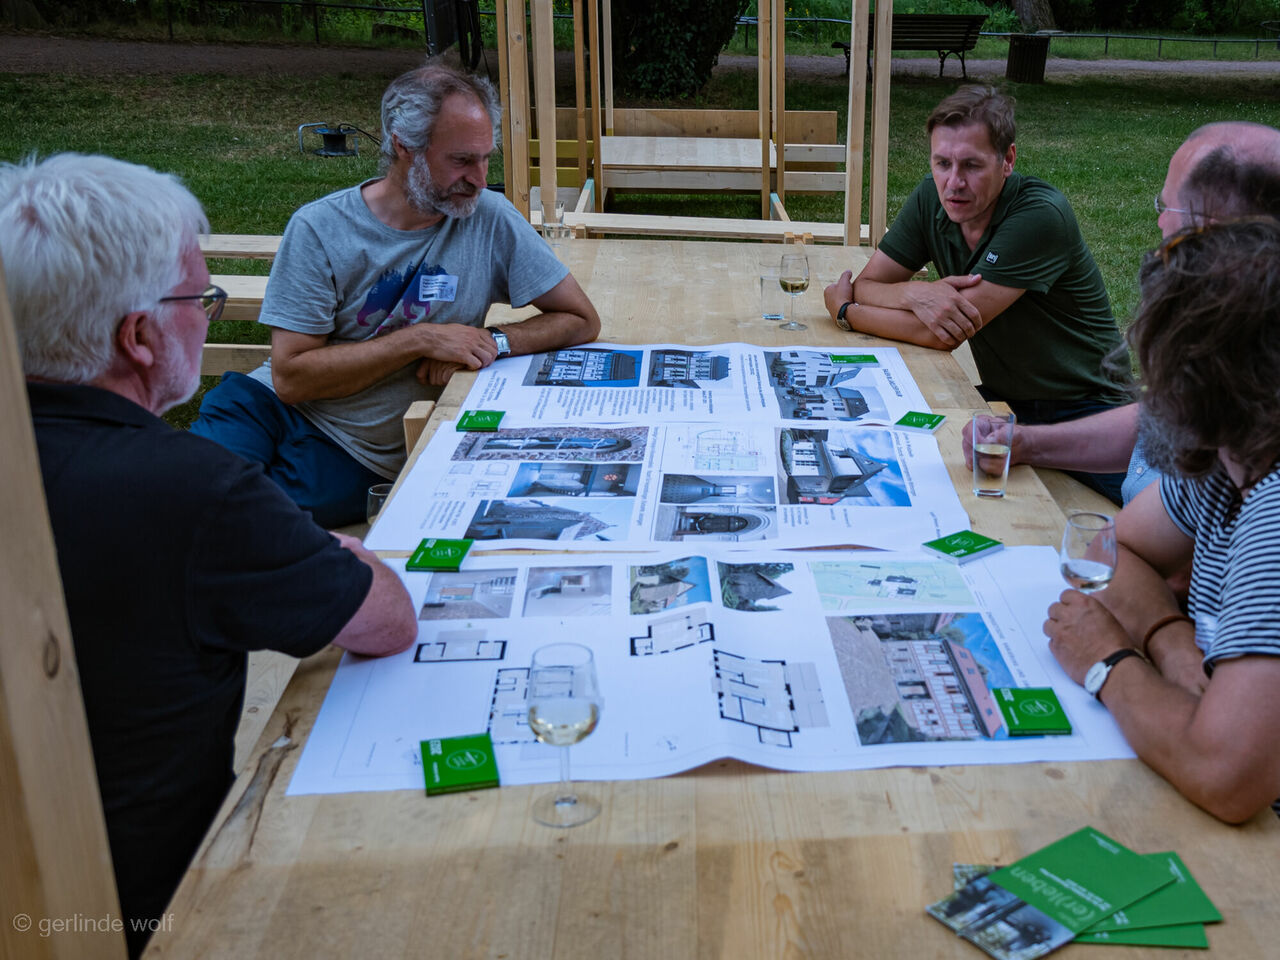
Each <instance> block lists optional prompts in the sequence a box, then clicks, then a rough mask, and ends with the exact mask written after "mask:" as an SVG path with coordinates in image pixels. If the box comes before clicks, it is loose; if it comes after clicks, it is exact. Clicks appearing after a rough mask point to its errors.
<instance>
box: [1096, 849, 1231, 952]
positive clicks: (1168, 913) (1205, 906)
mask: <svg viewBox="0 0 1280 960" xmlns="http://www.w3.org/2000/svg"><path fill="white" fill-rule="evenodd" d="M1146 858H1147V859H1148V860H1150V861H1152V862H1153V863H1158V864H1160V865H1161V866H1163V867H1164V868H1165V869H1166V870H1168V871H1169V873H1170V875H1171V876H1172V877H1173V881H1174V882H1173V883H1171V884H1169V885H1168V886H1166V887H1161V888H1160V889H1159V890H1157V891H1156V892H1155V893H1153V894H1151V895H1150V896H1149V897H1143V898H1142V899H1141V900H1139V901H1138V902H1137V903H1134V904H1130V905H1129V906H1128V907H1126V908H1125V909H1124V910H1118V911H1116V912H1115V913H1113V914H1112V915H1111V916H1109V917H1106V918H1104V919H1102V920H1100V921H1098V922H1097V923H1095V924H1094V925H1093V926H1091V927H1090V928H1089V933H1102V932H1107V931H1112V930H1137V929H1145V928H1148V927H1167V926H1171V925H1174V924H1179V925H1181V924H1195V923H1220V922H1221V921H1222V914H1221V913H1219V912H1218V908H1217V907H1215V906H1214V905H1213V901H1211V900H1210V899H1209V898H1208V897H1207V896H1206V895H1205V892H1204V891H1203V890H1201V889H1200V885H1199V884H1198V883H1196V881H1195V879H1194V878H1193V877H1192V876H1191V871H1190V870H1188V869H1187V865H1186V864H1185V863H1183V862H1182V859H1181V858H1180V857H1179V856H1178V855H1177V854H1176V853H1173V852H1172V851H1170V852H1168V853H1149V854H1146Z"/></svg>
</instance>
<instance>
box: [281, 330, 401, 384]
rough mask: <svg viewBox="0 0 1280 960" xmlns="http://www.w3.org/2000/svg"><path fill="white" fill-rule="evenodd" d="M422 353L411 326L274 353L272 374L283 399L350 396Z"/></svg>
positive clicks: (399, 368)
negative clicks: (369, 337)
mask: <svg viewBox="0 0 1280 960" xmlns="http://www.w3.org/2000/svg"><path fill="white" fill-rule="evenodd" d="M423 356H424V353H423V350H422V347H421V345H420V338H419V337H418V336H416V335H415V333H414V329H413V328H412V327H409V328H405V329H403V330H397V331H395V332H394V333H390V334H387V335H385V336H381V337H374V338H373V339H372V340H364V341H360V342H359V343H335V344H329V345H327V346H323V347H317V348H316V349H314V350H306V351H304V352H299V353H294V354H292V355H290V356H287V357H286V356H277V354H276V352H275V351H273V352H272V358H271V378H272V382H273V383H274V384H275V389H276V394H277V395H278V396H279V397H280V399H281V400H283V401H284V402H285V403H302V402H304V401H307V400H325V399H332V398H335V397H349V396H351V395H352V394H356V393H359V392H360V391H361V390H364V389H366V388H367V387H370V386H372V385H373V384H375V383H377V382H378V381H379V380H382V379H384V378H385V377H388V376H390V375H391V374H393V373H395V372H396V371H397V370H401V369H403V368H404V367H406V366H408V365H409V364H411V363H413V362H415V361H416V360H419V359H421V358H422V357H423Z"/></svg>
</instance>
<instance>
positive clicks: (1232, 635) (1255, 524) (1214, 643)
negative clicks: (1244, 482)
mask: <svg viewBox="0 0 1280 960" xmlns="http://www.w3.org/2000/svg"><path fill="white" fill-rule="evenodd" d="M1160 496H1161V498H1162V499H1163V501H1164V508H1165V511H1166V512H1167V513H1168V514H1169V518H1170V519H1171V520H1173V522H1174V523H1175V524H1176V525H1177V526H1178V528H1179V529H1180V530H1182V532H1183V533H1185V534H1186V535H1187V536H1189V537H1191V538H1192V539H1193V540H1194V541H1195V555H1194V560H1193V562H1192V568H1191V596H1190V602H1189V605H1188V612H1189V613H1190V614H1191V617H1192V618H1193V619H1194V620H1195V625H1196V643H1197V644H1199V646H1200V648H1201V649H1202V650H1203V651H1204V654H1205V671H1206V672H1212V670H1213V666H1214V664H1215V663H1216V662H1217V661H1218V660H1230V659H1233V658H1236V657H1243V656H1248V655H1251V654H1263V655H1266V656H1280V469H1276V470H1273V471H1272V472H1271V473H1269V474H1268V475H1267V476H1266V477H1264V478H1263V479H1262V480H1260V481H1259V482H1258V483H1257V484H1256V485H1255V486H1254V487H1253V489H1252V490H1251V491H1250V492H1249V495H1248V497H1246V498H1245V500H1244V502H1243V503H1241V501H1240V495H1239V493H1238V492H1237V490H1236V487H1235V484H1233V483H1232V482H1231V479H1230V478H1229V477H1228V476H1227V472H1226V470H1225V469H1224V468H1223V467H1222V466H1221V465H1219V466H1217V467H1215V468H1214V470H1213V472H1212V473H1210V474H1209V475H1208V476H1206V477H1201V478H1199V479H1195V480H1188V479H1185V478H1180V477H1174V476H1165V477H1162V478H1161V480H1160Z"/></svg>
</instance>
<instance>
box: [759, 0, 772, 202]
mask: <svg viewBox="0 0 1280 960" xmlns="http://www.w3.org/2000/svg"><path fill="white" fill-rule="evenodd" d="M772 5H773V4H772V0H765V2H762V3H759V4H757V16H756V103H757V110H758V111H759V113H760V218H761V219H762V220H767V219H768V218H769V210H770V204H769V195H770V194H771V193H773V185H772V184H771V183H770V182H769V173H770V164H769V144H770V142H771V141H772V139H773V117H772V114H771V110H772V107H773V96H772V84H771V83H770V78H771V77H772V72H771V70H770V68H769V42H770V40H771V39H772V38H773V33H772V31H771V30H770V28H769V23H770V16H769V13H770V10H771V8H772Z"/></svg>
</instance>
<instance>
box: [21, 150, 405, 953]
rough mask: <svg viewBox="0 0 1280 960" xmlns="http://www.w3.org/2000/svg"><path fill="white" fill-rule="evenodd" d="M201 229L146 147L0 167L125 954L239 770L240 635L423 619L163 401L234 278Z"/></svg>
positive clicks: (392, 627)
mask: <svg viewBox="0 0 1280 960" xmlns="http://www.w3.org/2000/svg"><path fill="white" fill-rule="evenodd" d="M207 229H208V225H207V221H206V220H205V217H204V214H203V212H202V211H201V209H200V204H199V202H198V201H197V200H196V198H195V197H193V196H192V195H191V193H190V192H188V191H187V190H186V188H185V187H183V186H182V185H181V183H179V182H178V181H177V180H176V179H175V178H173V177H171V176H167V175H164V174H159V173H156V172H155V171H153V170H149V169H147V168H146V167H140V166H135V165H133V164H129V163H123V162H121V161H119V160H113V159H110V158H108V157H98V156H82V155H76V154H61V155H58V156H54V157H50V158H48V159H46V160H44V161H42V162H35V161H29V162H27V163H23V164H19V165H9V164H5V165H2V166H0V259H2V261H3V264H4V267H5V270H6V275H7V278H8V291H9V297H10V299H11V301H12V306H13V313H14V321H15V326H16V329H17V335H18V342H19V345H20V348H21V352H22V366H23V370H24V372H25V374H26V376H27V381H28V383H27V391H28V397H29V399H30V404H31V413H32V418H33V420H34V424H35V434H36V442H37V445H38V447H39V454H40V469H41V473H42V475H43V479H44V487H45V495H46V498H47V501H48V507H49V518H50V522H51V524H52V527H53V535H54V541H55V544H56V547H57V552H58V566H59V570H60V572H61V575H62V584H63V590H64V592H65V596H66V603H67V612H68V614H69V616H70V621H71V630H72V639H73V642H74V643H75V651H76V662H77V666H78V668H79V674H80V686H81V692H82V693H83V696H84V702H85V712H86V716H87V719H88V724H89V735H90V739H91V741H92V744H93V756H94V763H95V766H96V768H97V776H98V786H99V789H100V791H101V795H102V805H103V811H104V814H105V817H106V824H107V836H108V840H109V841H110V845H111V859H112V863H113V866H114V868H115V874H116V884H117V888H118V890H119V895H120V905H121V911H122V913H123V918H124V928H125V933H126V939H127V942H128V946H129V952H130V954H131V955H133V956H136V955H137V954H138V953H140V952H141V950H142V947H143V946H144V945H145V942H146V939H147V935H148V922H149V921H153V920H155V919H156V918H158V917H160V916H162V914H163V912H164V909H165V906H166V904H167V903H168V902H169V899H170V897H171V896H172V894H173V891H174V889H175V888H176V887H177V884H178V881H179V879H180V878H181V876H182V872H183V871H184V870H185V869H186V865H187V863H188V861H189V860H190V859H191V856H192V854H194V853H195V850H196V847H197V846H198V845H199V843H200V840H201V838H202V837H203V835H204V832H205V830H206V828H207V827H208V825H209V823H210V822H211V821H212V819H213V816H214V814H215V813H216V812H217V810H218V807H219V806H220V805H221V803H222V800H223V798H224V796H225V795H226V793H227V790H228V789H229V788H230V786H231V782H232V770H231V766H232V756H233V750H234V735H235V731H236V726H237V724H238V722H239V718H240V710H241V705H242V702H243V699H244V688H245V667H246V659H247V651H250V650H261V649H272V650H278V651H282V652H284V653H288V654H291V655H293V656H297V657H305V656H309V655H310V654H313V653H315V652H317V651H318V650H320V649H322V648H323V647H325V646H326V645H327V644H329V643H335V644H337V645H339V646H342V647H345V648H346V649H348V650H352V651H354V652H357V653H364V654H370V655H383V654H389V653H394V652H397V651H399V650H402V649H404V648H405V647H407V646H408V645H409V644H410V643H411V642H412V640H413V638H414V637H415V636H416V624H415V620H414V612H413V608H412V605H411V603H410V601H409V597H408V595H407V594H406V592H405V589H404V587H403V586H402V585H401V583H400V582H399V580H398V579H397V578H396V576H395V574H394V573H392V572H391V571H390V570H389V569H388V568H387V567H386V566H384V565H383V564H382V563H381V562H380V561H379V560H378V559H377V558H376V557H375V556H374V555H373V554H372V553H370V552H369V551H367V550H365V549H364V548H363V547H362V546H361V545H360V543H359V541H357V540H355V539H354V538H351V537H343V536H338V535H331V534H328V533H326V532H325V531H324V530H323V529H321V528H320V527H318V526H316V524H315V523H314V522H312V520H311V519H310V518H309V517H308V516H307V515H306V514H305V513H304V512H302V511H301V510H299V509H298V507H297V506H296V505H295V504H294V503H292V502H291V501H290V500H289V499H288V497H286V496H285V495H284V494H283V493H282V492H281V491H280V489H279V488H278V487H277V486H276V485H275V484H273V483H272V482H270V481H269V480H267V479H266V477H264V476H263V474H262V470H261V468H260V467H258V466H257V465H255V464H250V463H248V462H246V461H245V460H243V459H242V458H240V457H238V456H236V455H234V454H232V453H229V452H228V451H226V450H224V449H222V448H221V447H219V446H217V445H216V444H213V443H210V442H208V441H207V440H203V439H201V438H199V437H195V436H192V435H190V434H189V433H185V432H182V431H178V430H174V429H172V428H171V427H169V426H168V425H166V424H165V423H164V421H162V420H161V419H159V414H161V413H163V412H164V411H165V410H167V409H169V408H170V407H172V406H173V405H175V404H177V403H181V402H182V401H184V400H186V399H187V398H188V397H189V396H190V395H191V393H192V392H193V390H194V389H195V386H196V384H197V382H198V379H199V373H200V351H201V348H202V346H203V344H204V338H205V333H206V331H207V329H208V325H209V321H210V320H211V319H216V318H217V316H218V314H219V313H220V312H221V309H222V304H223V302H224V301H225V299H226V294H225V293H224V292H223V291H222V290H220V289H219V288H217V287H214V286H210V284H209V273H208V270H207V269H206V268H205V264H204V258H203V257H202V256H201V254H200V250H199V247H198V245H197V234H198V233H200V232H202V231H205V230H207ZM68 291H74V294H75V295H74V297H72V298H71V299H68Z"/></svg>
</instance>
